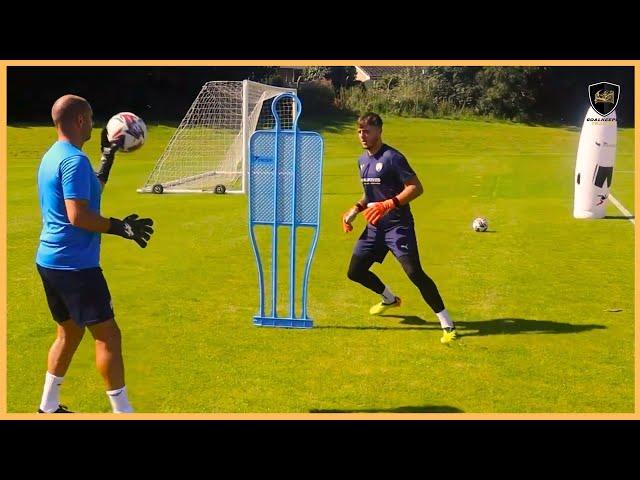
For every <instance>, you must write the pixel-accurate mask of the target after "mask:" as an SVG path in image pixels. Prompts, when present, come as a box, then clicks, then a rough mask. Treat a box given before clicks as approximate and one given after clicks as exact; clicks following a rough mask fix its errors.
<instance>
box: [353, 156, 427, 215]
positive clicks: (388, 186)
mask: <svg viewBox="0 0 640 480" xmlns="http://www.w3.org/2000/svg"><path fill="white" fill-rule="evenodd" d="M358 168H359V169H360V181H361V182H362V186H363V187H364V194H365V196H366V197H367V202H382V201H383V200H387V199H389V198H393V197H395V196H396V195H398V194H399V193H400V192H402V190H404V183H405V182H406V181H407V180H409V179H410V178H411V177H414V176H415V174H416V173H415V172H414V171H413V169H412V168H411V166H410V165H409V162H407V159H406V158H405V157H404V155H402V154H401V153H400V152H399V151H397V150H396V149H395V148H393V147H390V146H389V145H386V144H384V143H383V144H382V147H381V148H380V150H378V151H377V152H376V153H375V154H373V155H369V152H367V151H366V150H365V151H364V153H363V154H362V155H361V156H360V158H359V159H358ZM412 222H413V216H412V215H411V209H410V208H409V205H403V206H401V207H398V208H395V209H393V210H391V211H390V212H389V213H387V215H385V216H384V217H382V219H381V220H380V222H379V223H378V225H379V226H382V227H384V226H389V225H395V224H398V223H402V224H409V223H412Z"/></svg>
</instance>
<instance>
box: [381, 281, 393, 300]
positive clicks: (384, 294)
mask: <svg viewBox="0 0 640 480" xmlns="http://www.w3.org/2000/svg"><path fill="white" fill-rule="evenodd" d="M395 301H396V296H395V295H394V294H393V293H391V290H389V287H387V286H386V285H385V286H384V292H382V303H394V302H395Z"/></svg>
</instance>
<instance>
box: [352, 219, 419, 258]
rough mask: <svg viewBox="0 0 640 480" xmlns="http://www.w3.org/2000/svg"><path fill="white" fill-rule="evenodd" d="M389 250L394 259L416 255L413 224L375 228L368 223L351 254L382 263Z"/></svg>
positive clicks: (416, 243)
mask: <svg viewBox="0 0 640 480" xmlns="http://www.w3.org/2000/svg"><path fill="white" fill-rule="evenodd" d="M389 250H391V252H392V253H393V255H394V256H395V257H396V258H399V257H402V256H404V255H418V242H417V240H416V231H415V229H414V227H413V223H411V224H409V225H406V224H405V225H402V224H400V225H392V226H389V227H385V228H377V227H374V226H373V225H371V224H370V223H368V224H367V227H366V228H365V229H364V232H362V235H360V238H359V239H358V242H357V243H356V246H355V248H354V249H353V254H354V255H357V256H359V257H365V256H369V255H373V259H374V261H376V262H378V263H382V261H383V260H384V257H385V256H386V255H387V252H388V251H389Z"/></svg>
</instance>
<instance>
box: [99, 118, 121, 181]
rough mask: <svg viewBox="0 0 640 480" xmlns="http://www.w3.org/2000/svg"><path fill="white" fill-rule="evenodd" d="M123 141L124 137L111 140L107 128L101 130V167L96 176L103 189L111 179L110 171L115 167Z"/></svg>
mask: <svg viewBox="0 0 640 480" xmlns="http://www.w3.org/2000/svg"><path fill="white" fill-rule="evenodd" d="M123 141H124V137H119V138H117V139H116V140H115V141H114V142H110V141H109V139H108V138H107V129H106V128H103V129H102V132H100V168H99V169H98V171H97V172H96V176H97V177H98V180H100V184H101V185H102V189H103V190H104V186H105V185H106V184H107V181H108V180H109V173H110V172H111V167H113V161H114V160H115V158H116V152H117V151H118V149H119V148H120V147H121V146H122V142H123Z"/></svg>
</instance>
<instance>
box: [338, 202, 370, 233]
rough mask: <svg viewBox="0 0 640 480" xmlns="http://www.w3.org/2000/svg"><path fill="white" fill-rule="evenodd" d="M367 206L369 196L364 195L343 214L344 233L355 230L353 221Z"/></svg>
mask: <svg viewBox="0 0 640 480" xmlns="http://www.w3.org/2000/svg"><path fill="white" fill-rule="evenodd" d="M366 208H367V196H366V195H363V196H362V198H361V199H360V200H358V201H357V202H356V203H355V205H353V207H351V208H350V209H349V210H347V211H346V212H344V213H343V214H342V230H343V231H344V233H349V232H350V231H351V230H353V226H352V225H351V224H352V223H353V221H354V220H355V219H356V217H357V216H358V214H359V213H360V212H362V211H363V210H365V209H366Z"/></svg>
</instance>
